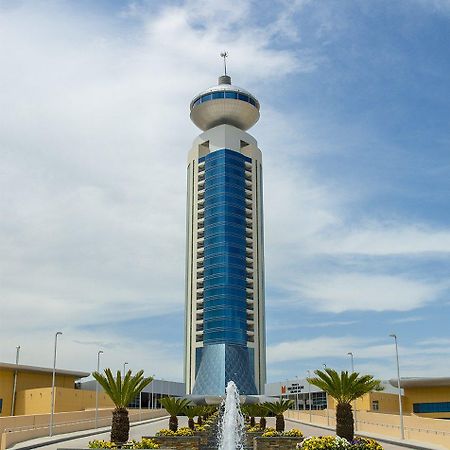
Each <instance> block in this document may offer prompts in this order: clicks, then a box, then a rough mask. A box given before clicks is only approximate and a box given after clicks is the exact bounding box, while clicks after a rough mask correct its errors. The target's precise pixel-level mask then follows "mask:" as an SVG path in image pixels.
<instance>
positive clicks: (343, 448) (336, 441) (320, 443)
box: [298, 436, 351, 450]
mask: <svg viewBox="0 0 450 450" xmlns="http://www.w3.org/2000/svg"><path fill="white" fill-rule="evenodd" d="M298 448H300V449H302V450H347V449H348V450H350V449H351V444H350V443H349V442H348V441H347V439H344V438H340V437H338V436H311V437H308V438H306V439H305V440H304V441H303V442H302V443H301V444H300V445H299V447H298Z"/></svg>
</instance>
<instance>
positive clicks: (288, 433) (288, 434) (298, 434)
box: [282, 428, 303, 437]
mask: <svg viewBox="0 0 450 450" xmlns="http://www.w3.org/2000/svg"><path fill="white" fill-rule="evenodd" d="M282 436H285V437H303V433H302V432H301V431H300V430H297V429H296V428H292V430H288V431H284V432H283V434H282Z"/></svg>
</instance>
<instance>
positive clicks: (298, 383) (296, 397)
mask: <svg viewBox="0 0 450 450" xmlns="http://www.w3.org/2000/svg"><path fill="white" fill-rule="evenodd" d="M295 378H296V379H297V389H296V390H295V403H296V405H295V409H296V410H297V411H298V410H299V408H298V388H299V386H300V381H299V379H298V376H297V375H295Z"/></svg>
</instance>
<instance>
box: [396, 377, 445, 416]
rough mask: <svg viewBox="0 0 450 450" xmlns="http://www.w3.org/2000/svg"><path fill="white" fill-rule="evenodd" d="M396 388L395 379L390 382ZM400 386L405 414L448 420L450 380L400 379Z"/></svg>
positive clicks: (442, 378) (435, 378) (440, 378)
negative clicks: (403, 396) (403, 398)
mask: <svg viewBox="0 0 450 450" xmlns="http://www.w3.org/2000/svg"><path fill="white" fill-rule="evenodd" d="M390 384H391V385H392V386H397V379H395V380H390ZM400 386H401V387H402V388H403V390H404V392H405V400H404V411H405V414H415V415H417V416H422V417H429V418H433V419H450V378H449V377H439V378H437V377H434V378H402V379H401V380H400Z"/></svg>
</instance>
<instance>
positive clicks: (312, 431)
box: [11, 417, 413, 450]
mask: <svg viewBox="0 0 450 450" xmlns="http://www.w3.org/2000/svg"><path fill="white" fill-rule="evenodd" d="M178 420H179V426H180V427H181V426H187V419H186V418H185V417H179V419H178ZM267 426H269V427H275V419H274V418H270V417H269V418H268V419H267ZM161 428H168V419H167V418H165V419H161V420H156V421H154V422H152V423H144V424H141V425H136V426H133V427H131V429H130V439H136V440H139V439H141V437H142V436H152V435H154V434H155V433H156V432H157V431H158V430H160V429H161ZM292 428H298V429H300V430H301V431H302V432H303V434H304V435H305V436H323V435H330V434H333V435H334V434H335V433H334V432H333V431H331V430H327V429H323V428H318V427H314V426H310V425H307V424H303V423H298V422H293V421H292V420H286V429H287V430H290V429H292ZM79 433H80V432H77V433H70V434H68V435H64V436H67V437H70V436H76V435H77V434H79ZM58 437H62V436H58ZM48 439H49V438H40V439H34V440H32V441H27V442H21V443H19V444H16V445H15V446H14V447H11V449H13V450H14V449H15V450H19V449H20V448H22V447H24V446H33V445H36V444H42V443H45V442H46V440H48ZM93 439H105V440H109V432H102V433H99V434H97V435H94V436H88V437H84V438H75V439H71V440H70V441H65V442H60V443H57V444H49V445H45V446H43V447H39V448H40V449H42V450H57V449H64V448H67V449H69V448H87V445H88V443H89V441H92V440H93ZM382 445H383V448H384V449H385V450H405V449H407V448H413V447H405V446H404V445H402V446H400V445H395V444H388V443H382Z"/></svg>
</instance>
